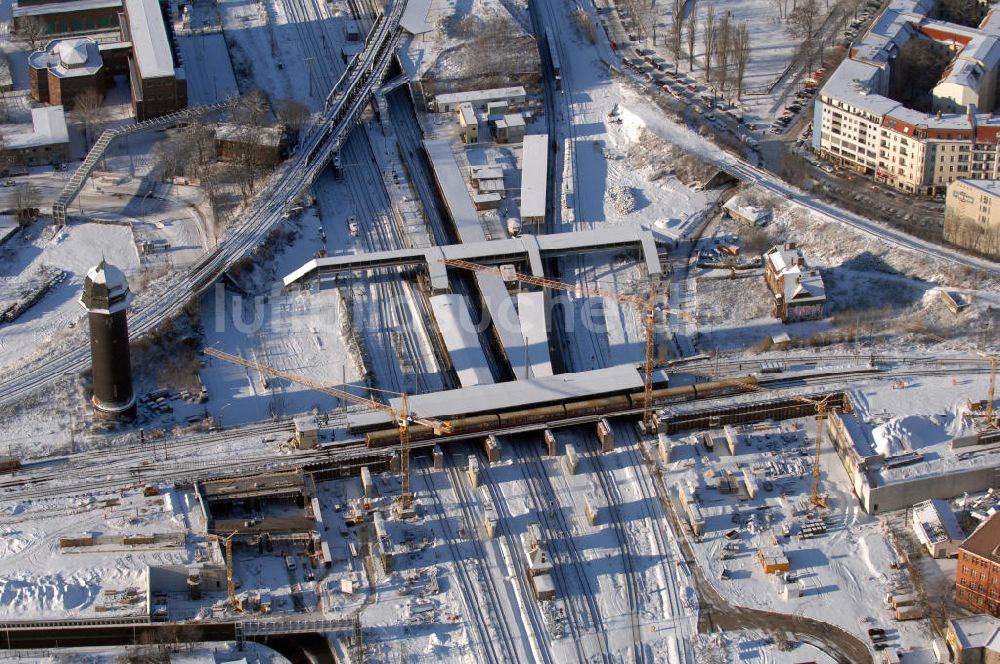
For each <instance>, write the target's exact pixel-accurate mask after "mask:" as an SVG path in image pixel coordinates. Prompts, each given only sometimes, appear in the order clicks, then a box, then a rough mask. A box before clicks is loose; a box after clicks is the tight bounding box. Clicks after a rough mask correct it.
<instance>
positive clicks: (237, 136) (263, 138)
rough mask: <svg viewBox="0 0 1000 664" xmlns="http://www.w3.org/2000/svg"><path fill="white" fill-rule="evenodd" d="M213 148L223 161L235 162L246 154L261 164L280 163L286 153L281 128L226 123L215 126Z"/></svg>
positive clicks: (285, 143)
mask: <svg viewBox="0 0 1000 664" xmlns="http://www.w3.org/2000/svg"><path fill="white" fill-rule="evenodd" d="M215 146H216V149H217V150H218V151H219V156H220V157H221V158H222V159H223V160H224V161H235V160H237V159H240V158H242V157H243V156H244V155H246V154H248V153H251V151H252V153H253V154H254V156H255V158H256V159H257V160H258V161H259V162H260V163H262V164H266V165H272V166H273V165H274V164H278V163H281V161H282V160H283V159H284V158H285V155H286V154H287V152H288V142H287V140H286V137H285V131H284V129H283V128H282V127H245V126H241V125H235V124H231V123H227V122H220V123H219V124H217V125H215Z"/></svg>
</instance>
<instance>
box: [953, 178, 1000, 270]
mask: <svg viewBox="0 0 1000 664" xmlns="http://www.w3.org/2000/svg"><path fill="white" fill-rule="evenodd" d="M944 239H946V240H948V241H949V242H951V243H953V244H957V245H959V246H960V247H965V248H967V249H973V250H975V251H979V252H981V253H984V254H987V255H990V256H993V257H1000V180H966V179H961V180H955V181H954V182H952V183H951V184H949V185H948V195H947V197H946V198H945V207H944Z"/></svg>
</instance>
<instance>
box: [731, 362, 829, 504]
mask: <svg viewBox="0 0 1000 664" xmlns="http://www.w3.org/2000/svg"><path fill="white" fill-rule="evenodd" d="M740 384H741V385H743V386H744V387H746V389H747V390H749V391H753V392H773V393H774V394H777V395H780V396H783V397H787V398H789V399H794V400H795V401H798V402H800V403H805V404H810V405H812V406H815V408H816V451H815V453H814V455H813V467H812V475H813V481H812V492H811V493H810V494H809V502H810V503H812V504H813V505H815V506H816V507H819V508H821V509H826V507H827V503H826V498H825V497H824V496H822V495H820V493H819V480H820V453H821V452H822V450H823V431H824V429H825V427H824V424H825V423H826V413H827V410H828V409H829V405H830V400H831V399H833V396H834V395H833V393H830V394H827V395H826V396H825V397H823V398H821V399H813V398H811V397H804V396H802V395H800V394H790V393H788V392H786V391H784V390H776V389H774V388H772V387H766V386H764V385H760V384H758V383H745V382H742V381H740Z"/></svg>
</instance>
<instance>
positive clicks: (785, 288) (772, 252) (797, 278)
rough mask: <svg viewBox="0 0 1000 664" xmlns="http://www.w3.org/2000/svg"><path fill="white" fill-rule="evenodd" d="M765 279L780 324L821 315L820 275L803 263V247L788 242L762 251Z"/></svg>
mask: <svg viewBox="0 0 1000 664" xmlns="http://www.w3.org/2000/svg"><path fill="white" fill-rule="evenodd" d="M764 279H765V280H766V281H767V286H768V288H770V289H771V293H772V295H773V296H774V299H773V301H772V303H771V313H772V315H773V316H774V317H775V318H780V319H781V321H782V322H783V323H795V322H798V321H802V320H817V319H820V318H822V317H823V308H824V306H825V304H826V289H825V287H824V286H823V277H821V276H820V274H819V272H818V271H816V270H811V269H809V267H808V266H807V265H806V258H805V255H804V254H803V253H802V250H801V249H799V248H797V247H796V246H795V243H793V242H789V243H788V244H786V245H785V246H784V247H772V248H771V249H769V250H768V251H767V253H765V254H764Z"/></svg>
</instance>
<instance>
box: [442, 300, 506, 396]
mask: <svg viewBox="0 0 1000 664" xmlns="http://www.w3.org/2000/svg"><path fill="white" fill-rule="evenodd" d="M429 299H430V303H431V310H432V311H433V312H434V320H435V321H436V322H437V328H438V330H439V331H440V333H441V338H442V339H443V340H444V345H445V348H447V350H448V356H449V357H450V358H451V364H452V366H453V367H454V369H455V373H456V374H458V381H459V382H460V383H461V384H462V387H470V386H472V385H488V384H490V383H492V382H493V373H492V372H491V371H490V367H489V363H488V362H487V359H486V353H485V352H484V351H483V347H482V346H481V345H480V343H479V335H478V334H477V333H476V326H475V325H474V324H473V322H472V316H471V315H470V314H469V303H468V301H467V300H466V299H465V296H463V295H456V294H446V295H434V296H432V297H430V298H429Z"/></svg>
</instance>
